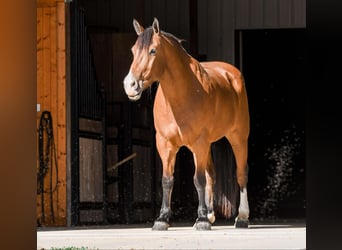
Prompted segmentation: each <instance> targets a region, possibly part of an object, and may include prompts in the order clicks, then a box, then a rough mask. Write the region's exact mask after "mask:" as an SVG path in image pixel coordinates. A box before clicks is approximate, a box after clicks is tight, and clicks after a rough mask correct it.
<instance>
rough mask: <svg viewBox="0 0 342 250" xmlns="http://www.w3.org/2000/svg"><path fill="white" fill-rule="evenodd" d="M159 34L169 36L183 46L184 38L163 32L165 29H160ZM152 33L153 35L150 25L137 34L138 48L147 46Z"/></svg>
mask: <svg viewBox="0 0 342 250" xmlns="http://www.w3.org/2000/svg"><path fill="white" fill-rule="evenodd" d="M161 34H162V35H164V36H166V37H167V38H171V39H173V40H175V41H176V42H177V43H178V44H179V45H180V46H181V47H182V48H183V46H182V42H183V41H184V39H180V38H178V37H176V36H175V35H173V34H171V33H168V32H165V31H161ZM152 35H153V29H152V27H148V28H146V29H145V30H144V31H143V32H142V33H141V34H140V35H139V36H138V39H137V45H138V47H139V49H144V48H147V47H148V46H149V45H150V43H151V40H152ZM183 49H184V48H183Z"/></svg>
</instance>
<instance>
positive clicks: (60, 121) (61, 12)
mask: <svg viewBox="0 0 342 250" xmlns="http://www.w3.org/2000/svg"><path fill="white" fill-rule="evenodd" d="M56 25H57V111H56V113H57V131H58V138H57V140H58V148H57V155H58V166H59V171H58V180H59V181H60V182H59V186H58V194H59V197H58V208H59V209H58V218H59V221H60V224H62V225H66V216H67V215H66V210H67V209H66V208H67V204H66V178H67V176H66V166H67V163H66V154H67V153H66V152H67V149H66V36H65V4H64V3H58V4H57V23H56Z"/></svg>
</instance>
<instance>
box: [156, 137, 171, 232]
mask: <svg viewBox="0 0 342 250" xmlns="http://www.w3.org/2000/svg"><path fill="white" fill-rule="evenodd" d="M156 138H157V149H158V152H159V155H160V158H161V160H162V164H163V177H162V188H163V200H162V205H161V209H160V214H159V217H158V218H157V219H156V220H155V221H154V225H153V227H152V230H167V229H168V228H169V226H170V225H169V221H170V217H171V195H172V189H173V182H174V181H173V173H174V165H175V159H176V154H177V148H175V147H172V145H171V144H170V143H169V142H167V141H166V140H164V139H163V138H160V137H158V136H157V137H156Z"/></svg>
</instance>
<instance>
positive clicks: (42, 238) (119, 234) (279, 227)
mask: <svg viewBox="0 0 342 250" xmlns="http://www.w3.org/2000/svg"><path fill="white" fill-rule="evenodd" d="M51 247H52V248H62V249H63V248H66V247H78V248H81V247H84V248H85V249H89V250H92V249H101V250H102V249H206V250H209V249H244V250H249V249H277V250H281V249H306V225H305V222H303V223H300V222H295V223H264V224H261V223H258V224H251V225H250V227H249V228H248V229H235V228H234V227H233V226H232V225H217V226H213V227H212V230H211V231H196V230H195V229H193V228H192V227H191V226H189V225H186V226H184V225H174V226H172V227H170V228H169V230H168V231H152V230H151V227H150V225H145V226H144V225H138V226H132V225H131V226H105V227H88V228H64V229H61V228H58V229H51V228H48V229H43V228H39V229H38V231H37V249H51Z"/></svg>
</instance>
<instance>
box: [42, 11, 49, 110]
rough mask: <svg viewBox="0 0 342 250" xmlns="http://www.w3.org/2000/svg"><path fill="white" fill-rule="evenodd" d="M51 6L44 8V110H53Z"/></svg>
mask: <svg viewBox="0 0 342 250" xmlns="http://www.w3.org/2000/svg"><path fill="white" fill-rule="evenodd" d="M50 17H51V11H50V8H49V7H47V8H43V98H42V105H41V108H42V110H51V106H50V98H51V96H50V92H51V89H50V87H51V86H50V77H51V75H50V67H51V65H50V63H51V61H50V57H51V55H50V44H51V42H50Z"/></svg>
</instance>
